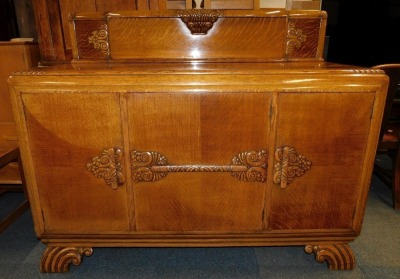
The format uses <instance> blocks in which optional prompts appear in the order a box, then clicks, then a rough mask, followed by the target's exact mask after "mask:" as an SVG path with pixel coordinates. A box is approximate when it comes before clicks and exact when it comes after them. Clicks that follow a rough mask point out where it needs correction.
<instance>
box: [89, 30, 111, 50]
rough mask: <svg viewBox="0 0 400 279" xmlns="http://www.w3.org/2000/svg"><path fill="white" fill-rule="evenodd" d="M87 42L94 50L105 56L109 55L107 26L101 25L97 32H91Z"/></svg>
mask: <svg viewBox="0 0 400 279" xmlns="http://www.w3.org/2000/svg"><path fill="white" fill-rule="evenodd" d="M88 40H89V44H93V47H94V48H95V49H99V50H101V52H102V53H103V54H105V55H107V56H109V55H110V47H109V43H108V28H107V24H102V25H101V26H100V29H99V30H95V31H93V32H92V34H91V36H89V38H88Z"/></svg>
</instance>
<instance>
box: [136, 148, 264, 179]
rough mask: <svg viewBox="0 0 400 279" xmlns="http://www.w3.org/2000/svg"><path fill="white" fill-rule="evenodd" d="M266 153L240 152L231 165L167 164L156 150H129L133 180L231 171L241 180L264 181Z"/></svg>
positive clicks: (262, 151) (164, 158)
mask: <svg viewBox="0 0 400 279" xmlns="http://www.w3.org/2000/svg"><path fill="white" fill-rule="evenodd" d="M267 161H268V155H267V151H266V150H261V151H249V152H242V153H240V154H239V155H237V156H235V157H234V158H233V160H232V162H233V165H222V166H217V165H169V164H168V161H167V159H166V157H165V156H164V155H162V154H160V153H158V152H154V151H146V152H140V151H137V150H133V151H132V152H131V163H132V176H133V180H134V182H152V181H158V180H160V179H162V178H164V177H166V176H167V175H168V173H171V172H231V173H232V176H234V177H236V178H237V179H239V180H242V181H259V182H264V181H266V177H267V172H266V168H267Z"/></svg>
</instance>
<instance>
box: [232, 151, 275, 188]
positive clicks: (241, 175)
mask: <svg viewBox="0 0 400 279" xmlns="http://www.w3.org/2000/svg"><path fill="white" fill-rule="evenodd" d="M232 162H233V164H234V165H242V166H247V167H248V169H247V170H246V171H243V172H240V171H236V172H233V173H232V175H233V176H234V177H236V178H237V179H239V180H242V181H260V182H264V181H266V179H267V170H266V169H267V163H268V153H267V151H266V150H260V151H249V152H242V153H240V154H239V155H237V156H235V157H234V158H233V159H232Z"/></svg>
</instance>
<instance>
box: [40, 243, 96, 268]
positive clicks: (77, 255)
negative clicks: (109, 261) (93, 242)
mask: <svg viewBox="0 0 400 279" xmlns="http://www.w3.org/2000/svg"><path fill="white" fill-rule="evenodd" d="M92 253H93V249H92V248H82V247H78V248H76V247H47V248H46V250H45V251H44V253H43V256H42V261H41V263H40V271H41V272H68V271H69V266H70V265H71V263H72V264H74V265H80V264H81V262H82V255H85V256H90V255H92Z"/></svg>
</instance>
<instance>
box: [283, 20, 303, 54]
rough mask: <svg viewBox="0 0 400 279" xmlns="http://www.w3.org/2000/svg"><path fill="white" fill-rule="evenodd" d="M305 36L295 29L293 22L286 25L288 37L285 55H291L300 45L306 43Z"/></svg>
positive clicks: (301, 31)
mask: <svg viewBox="0 0 400 279" xmlns="http://www.w3.org/2000/svg"><path fill="white" fill-rule="evenodd" d="M306 40H307V36H306V35H305V34H303V30H301V29H296V25H295V24H294V23H293V22H289V24H288V35H287V54H289V55H290V54H292V53H293V51H294V50H295V49H297V48H299V47H301V45H302V43H304V42H306Z"/></svg>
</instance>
